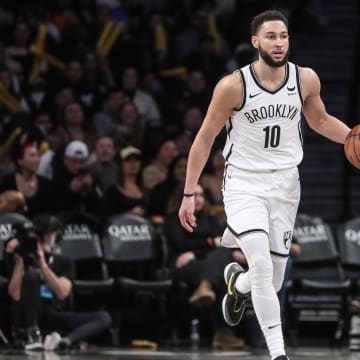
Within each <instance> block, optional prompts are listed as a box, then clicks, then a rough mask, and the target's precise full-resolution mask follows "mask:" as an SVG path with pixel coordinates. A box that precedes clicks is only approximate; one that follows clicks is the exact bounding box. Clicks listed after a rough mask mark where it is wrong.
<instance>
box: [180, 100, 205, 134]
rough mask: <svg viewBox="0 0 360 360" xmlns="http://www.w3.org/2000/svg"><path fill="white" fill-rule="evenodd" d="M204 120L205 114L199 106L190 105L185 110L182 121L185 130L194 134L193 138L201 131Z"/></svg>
mask: <svg viewBox="0 0 360 360" xmlns="http://www.w3.org/2000/svg"><path fill="white" fill-rule="evenodd" d="M203 120H204V113H203V111H202V110H201V108H200V107H199V106H196V105H189V106H188V107H187V108H186V109H185V110H184V114H183V117H182V119H181V124H182V128H183V130H185V131H186V132H189V133H190V134H192V136H193V137H195V135H196V134H197V132H198V131H199V129H200V127H201V124H202V123H203Z"/></svg>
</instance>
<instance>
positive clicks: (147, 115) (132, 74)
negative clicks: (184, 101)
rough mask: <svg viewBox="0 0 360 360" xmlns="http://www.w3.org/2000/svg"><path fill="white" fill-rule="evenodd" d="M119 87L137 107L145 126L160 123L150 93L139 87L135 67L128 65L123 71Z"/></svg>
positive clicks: (157, 110) (158, 113)
mask: <svg viewBox="0 0 360 360" xmlns="http://www.w3.org/2000/svg"><path fill="white" fill-rule="evenodd" d="M121 88H122V90H123V91H124V93H125V95H126V96H127V98H128V99H129V100H130V101H132V102H133V103H134V104H135V105H136V107H137V108H138V110H139V113H140V116H141V121H143V122H144V125H145V126H146V127H151V126H155V127H156V126H159V125H160V124H161V120H162V119H161V115H160V111H159V109H158V106H157V104H156V102H155V100H154V99H153V97H152V96H151V95H150V94H148V93H147V92H145V91H144V90H141V89H140V79H139V73H138V71H137V70H136V69H135V68H133V67H128V68H126V69H125V70H124V71H123V73H122V76H121Z"/></svg>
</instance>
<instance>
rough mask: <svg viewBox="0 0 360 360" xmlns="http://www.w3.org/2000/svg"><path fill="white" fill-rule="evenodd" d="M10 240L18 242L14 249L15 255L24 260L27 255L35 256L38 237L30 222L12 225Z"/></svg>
mask: <svg viewBox="0 0 360 360" xmlns="http://www.w3.org/2000/svg"><path fill="white" fill-rule="evenodd" d="M12 238H17V239H18V240H19V245H18V246H17V247H16V248H15V252H16V253H17V254H19V255H21V256H22V257H24V258H25V257H28V255H29V254H36V251H37V244H38V241H39V240H40V237H39V234H38V233H37V231H36V228H35V226H34V224H33V223H32V222H30V221H29V222H24V223H22V224H16V225H14V227H13V234H12Z"/></svg>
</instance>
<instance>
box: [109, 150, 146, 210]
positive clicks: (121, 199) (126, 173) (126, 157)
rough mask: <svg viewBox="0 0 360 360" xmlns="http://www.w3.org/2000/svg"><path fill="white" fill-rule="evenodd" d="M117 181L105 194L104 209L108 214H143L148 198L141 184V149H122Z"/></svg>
mask: <svg viewBox="0 0 360 360" xmlns="http://www.w3.org/2000/svg"><path fill="white" fill-rule="evenodd" d="M119 155H120V160H121V162H120V166H119V174H118V178H117V182H116V184H115V185H111V186H110V187H109V188H108V189H107V191H106V192H105V194H104V199H103V201H104V202H103V204H104V211H105V213H106V214H107V215H114V214H120V213H126V212H129V213H133V214H136V215H140V216H143V215H144V214H145V210H146V199H145V196H144V190H143V187H142V184H141V151H140V150H139V149H138V148H136V147H134V146H127V147H125V148H123V149H121V150H120V154H119Z"/></svg>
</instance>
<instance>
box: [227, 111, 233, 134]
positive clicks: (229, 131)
mask: <svg viewBox="0 0 360 360" xmlns="http://www.w3.org/2000/svg"><path fill="white" fill-rule="evenodd" d="M232 129H233V124H232V117H231V116H230V117H229V126H227V127H226V134H227V136H228V137H230V133H231V130H232Z"/></svg>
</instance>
